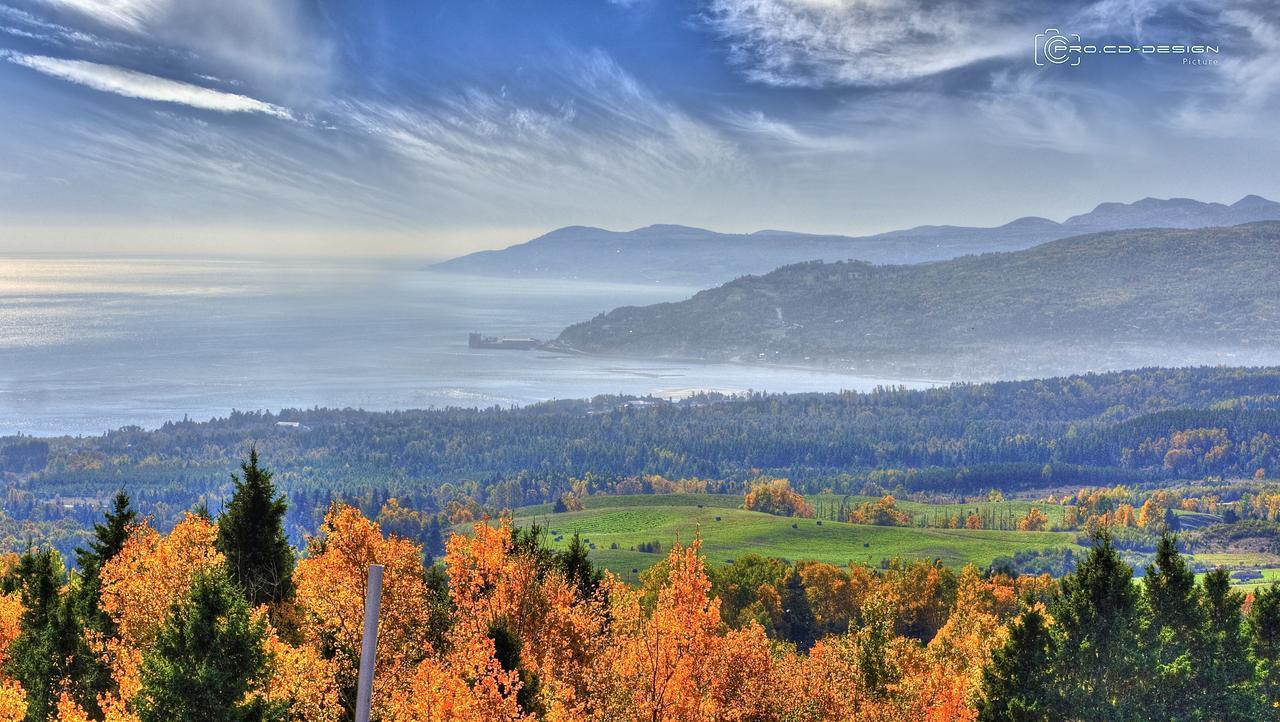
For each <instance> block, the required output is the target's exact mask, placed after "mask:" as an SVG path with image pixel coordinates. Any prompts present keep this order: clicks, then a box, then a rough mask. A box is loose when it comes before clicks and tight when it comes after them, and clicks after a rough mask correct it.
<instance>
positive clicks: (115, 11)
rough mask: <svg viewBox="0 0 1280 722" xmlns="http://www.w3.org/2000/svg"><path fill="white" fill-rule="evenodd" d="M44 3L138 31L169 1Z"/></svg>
mask: <svg viewBox="0 0 1280 722" xmlns="http://www.w3.org/2000/svg"><path fill="white" fill-rule="evenodd" d="M45 2H46V4H48V5H51V6H53V7H57V8H65V9H67V10H72V11H75V12H78V13H81V14H84V15H87V16H89V17H90V18H93V19H94V20H97V21H98V22H100V23H103V24H105V25H110V26H114V27H118V28H121V29H124V30H131V31H139V30H142V29H143V28H144V27H145V25H146V23H147V22H148V21H149V20H151V19H153V18H154V17H155V16H156V15H157V14H159V13H161V12H163V11H164V9H165V7H166V6H167V5H169V4H170V3H168V2H166V1H165V0H45Z"/></svg>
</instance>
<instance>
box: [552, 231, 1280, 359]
mask: <svg viewBox="0 0 1280 722" xmlns="http://www.w3.org/2000/svg"><path fill="white" fill-rule="evenodd" d="M1277 269H1280V222H1261V223H1253V224H1246V225H1242V226H1235V227H1232V228H1215V229H1200V230H1170V229H1146V230H1134V231H1119V232H1109V233H1101V234H1091V235H1086V236H1080V237H1074V238H1070V239H1064V240H1059V241H1054V242H1051V243H1047V244H1044V245H1042V246H1039V247H1036V248H1033V249H1030V250H1025V251H1019V252H1015V253H1000V254H989V255H984V256H969V257H964V258H958V259H953V260H950V261H942V262H936V263H926V264H919V265H911V266H872V265H870V264H867V263H858V262H845V263H830V264H825V263H817V262H814V263H804V264H797V265H792V266H787V267H784V268H780V269H777V270H776V271H773V272H771V273H768V274H765V275H763V276H749V277H746V278H741V279H738V280H735V281H733V282H730V283H727V284H724V285H722V286H719V287H717V288H713V289H710V290H706V291H702V292H701V293H698V294H697V295H695V296H694V297H692V298H690V299H688V300H686V301H681V302H678V303H665V304H658V305H654V306H645V307H624V308H619V309H615V310H613V311H611V312H609V313H607V314H603V315H601V316H598V317H596V318H595V319H593V320H591V321H588V322H586V323H581V324H578V325H575V326H571V327H570V328H568V329H566V330H565V331H564V332H563V333H562V334H561V336H560V339H559V341H560V343H562V344H563V345H565V346H566V347H571V348H574V349H578V350H583V351H589V352H605V353H619V354H628V355H665V356H681V357H694V358H707V359H730V358H737V359H741V360H767V361H783V362H803V361H811V362H812V361H825V362H828V363H835V362H838V363H841V364H849V365H852V366H864V365H866V364H868V363H871V364H874V363H876V362H880V363H889V364H894V363H898V364H905V363H915V364H917V365H919V367H920V368H921V369H932V370H933V372H934V373H939V372H943V373H945V372H946V371H947V369H948V368H952V369H954V368H956V366H955V365H956V364H960V363H963V364H966V367H967V368H966V370H967V371H969V372H970V374H969V375H970V377H972V376H973V374H972V371H974V368H973V366H974V365H975V364H976V365H978V367H979V368H978V370H979V371H981V370H982V369H990V370H991V371H992V372H1003V373H1010V372H1014V373H1028V372H1046V371H1047V372H1059V371H1062V370H1065V369H1064V368H1062V367H1061V366H1059V367H1054V366H1053V362H1054V361H1055V360H1056V361H1058V362H1062V363H1066V364H1067V367H1066V368H1074V369H1075V370H1079V368H1081V367H1080V366H1078V365H1075V364H1074V362H1072V361H1071V360H1070V358H1069V357H1070V355H1072V354H1077V353H1080V354H1084V353H1088V354H1089V356H1088V357H1087V359H1086V358H1085V357H1083V356H1082V362H1084V363H1087V365H1086V366H1084V367H1083V368H1093V369H1096V368H1106V367H1108V366H1121V365H1126V364H1127V365H1134V364H1138V365H1141V364H1152V363H1156V362H1158V361H1163V362H1192V361H1195V362H1201V363H1225V362H1228V361H1230V360H1237V361H1238V360H1240V359H1245V360H1248V361H1250V362H1253V363H1257V362H1259V360H1260V359H1262V358H1268V357H1275V355H1276V349H1280V274H1277V273H1276V271H1277ZM1011 352H1012V353H1013V354H1016V356H1017V357H1018V358H1019V359H1020V361H1019V363H1021V364H1023V365H1029V366H1030V367H1029V368H1011V367H1008V365H1007V364H1005V365H1004V366H1001V364H1002V363H1003V359H1005V358H1008V357H1009V356H1010V355H1011ZM1225 353H1237V354H1242V356H1239V357H1237V358H1228V357H1226V356H1225V355H1224V354H1225ZM1197 354H1199V355H1200V356H1197ZM1046 363H1047V364H1048V365H1047V366H1046V365H1045V364H1046ZM929 364H932V366H930V365H929Z"/></svg>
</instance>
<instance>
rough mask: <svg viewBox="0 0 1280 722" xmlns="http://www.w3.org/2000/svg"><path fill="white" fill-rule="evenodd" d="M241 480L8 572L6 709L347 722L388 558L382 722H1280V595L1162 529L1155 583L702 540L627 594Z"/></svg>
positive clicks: (595, 580)
mask: <svg viewBox="0 0 1280 722" xmlns="http://www.w3.org/2000/svg"><path fill="white" fill-rule="evenodd" d="M233 486H234V492H233V494H232V495H231V498H230V500H229V502H228V504H227V505H226V508H225V509H224V511H223V512H222V513H221V514H219V515H218V516H217V517H216V518H213V517H212V516H211V515H209V513H208V512H207V510H204V509H198V510H196V512H194V513H189V514H187V515H185V516H184V518H183V519H182V520H181V521H180V522H179V523H178V524H177V525H176V526H174V528H173V529H172V530H171V531H169V532H168V533H161V532H159V531H157V530H156V529H155V528H154V527H153V526H152V525H151V523H150V522H149V521H147V520H145V519H140V518H139V517H138V516H137V515H136V513H135V512H134V511H133V509H132V507H131V503H130V500H129V498H128V497H127V496H125V495H123V494H120V495H117V496H116V498H115V500H114V502H113V505H112V507H111V509H110V510H109V512H108V513H107V514H106V516H105V518H104V519H103V520H101V521H100V522H99V523H98V524H97V525H96V526H95V528H94V532H93V534H92V536H91V538H90V541H89V543H87V544H86V545H85V546H84V547H82V548H80V549H77V550H76V556H77V561H78V567H77V568H76V569H74V570H72V571H70V572H68V570H67V569H66V567H65V565H64V561H63V559H62V557H61V556H60V555H59V554H58V552H56V551H53V550H50V549H47V548H41V547H31V548H28V549H27V550H26V551H25V552H24V553H23V554H22V555H20V556H19V555H15V554H10V555H8V556H7V557H5V558H4V559H3V560H0V562H2V563H0V719H4V720H15V721H17V720H25V721H29V722H45V721H46V720H55V721H57V722H87V721H88V720H109V721H110V722H134V721H136V722H153V721H154V722H160V721H164V722H168V721H171V720H197V719H199V720H209V721H211V722H212V721H219V722H220V721H222V720H227V721H230V720H237V721H240V722H256V721H259V720H286V719H288V720H300V721H305V722H311V721H316V722H339V721H342V720H349V719H352V717H353V713H354V707H355V690H356V670H357V665H358V662H359V646H360V629H361V624H360V619H361V617H362V609H363V606H362V605H363V599H364V587H365V582H366V578H365V574H366V569H367V567H368V565H369V564H373V563H376V564H381V565H383V566H384V568H385V575H384V581H383V590H384V591H383V600H382V619H381V625H380V629H379V638H378V649H377V656H376V669H375V676H374V684H373V698H372V699H373V719H375V720H380V721H385V722H393V721H394V722H409V721H415V722H416V721H426V720H433V721H435V720H439V721H447V720H448V721H457V722H462V721H470V720H476V721H480V720H484V721H486V722H487V721H497V720H513V721H514V720H529V721H532V720H539V719H545V720H583V721H586V720H636V721H637V722H638V721H639V720H650V721H653V720H671V721H684V720H689V721H693V720H758V721H768V720H778V721H781V720H795V721H804V720H814V721H817V720H886V721H887V720H905V719H911V720H939V721H942V720H947V721H961V720H992V721H996V720H1147V719H1161V720H1237V719H1238V720H1244V719H1280V713H1278V712H1277V705H1276V702H1275V700H1276V699H1277V698H1278V695H1280V585H1274V586H1272V587H1269V588H1264V589H1263V590H1262V591H1260V592H1258V593H1257V594H1255V595H1250V596H1249V597H1248V598H1246V597H1245V596H1244V595H1243V594H1240V593H1237V592H1234V591H1232V590H1231V589H1230V583H1229V580H1228V578H1227V575H1226V573H1225V572H1222V571H1215V572H1211V573H1209V574H1208V575H1206V577H1205V579H1204V580H1203V581H1202V582H1197V581H1196V578H1195V575H1194V574H1193V572H1192V571H1191V570H1190V569H1189V568H1188V566H1187V564H1186V562H1185V560H1184V559H1183V557H1182V556H1181V555H1180V553H1179V552H1178V549H1177V543H1176V540H1175V538H1174V537H1173V536H1171V535H1169V534H1168V533H1167V532H1166V533H1165V534H1164V535H1163V536H1162V537H1161V541H1160V544H1159V550H1158V553H1157V555H1156V559H1155V562H1154V563H1153V564H1152V565H1151V566H1150V567H1148V569H1147V570H1146V574H1145V576H1144V578H1143V579H1142V580H1141V582H1139V583H1137V584H1135V583H1134V582H1133V579H1132V576H1133V570H1132V569H1131V568H1130V567H1128V566H1127V565H1125V564H1124V563H1123V562H1122V561H1121V560H1120V558H1119V556H1118V555H1117V553H1116V551H1115V549H1114V548H1113V547H1112V544H1111V539H1110V537H1109V535H1108V533H1107V531H1106V530H1105V529H1104V530H1101V531H1099V533H1098V534H1097V536H1096V537H1095V539H1094V543H1093V545H1092V547H1091V548H1090V550H1089V551H1088V554H1087V556H1086V557H1085V558H1084V559H1083V560H1082V561H1081V563H1080V564H1079V566H1078V568H1076V570H1075V571H1074V572H1073V573H1070V574H1068V575H1067V576H1066V577H1064V578H1063V579H1062V580H1061V581H1055V580H1053V579H1051V578H1050V577H1048V576H1047V575H1042V576H1038V577H1027V576H1016V575H1010V574H1007V573H1003V572H995V571H993V572H990V573H986V574H984V573H982V572H980V571H979V570H977V569H976V568H974V567H972V566H969V567H967V568H965V569H964V570H963V571H961V572H959V573H955V572H953V571H951V570H949V569H946V568H944V567H941V566H939V565H937V564H934V563H932V562H928V561H913V562H898V561H894V562H892V563H889V564H886V565H885V566H884V567H883V568H881V569H870V568H867V567H862V566H859V565H850V566H848V567H838V566H833V565H830V564H820V563H813V562H795V563H789V562H785V561H781V560H777V559H769V558H765V557H760V556H757V555H751V554H748V555H745V556H743V557H742V558H741V559H738V560H736V561H735V562H734V563H733V564H730V565H729V566H727V567H722V568H718V569H714V570H713V569H709V568H708V566H707V563H706V559H705V558H704V557H703V556H702V555H701V553H700V544H699V541H698V540H697V539H696V538H695V539H694V540H692V543H690V544H688V545H680V544H676V545H674V546H673V547H672V548H671V549H670V551H669V553H668V554H667V556H666V559H665V561H663V562H662V563H660V564H658V565H656V566H655V567H653V568H652V569H651V570H649V571H648V572H646V573H645V574H644V575H643V577H642V578H641V580H640V583H639V584H638V585H630V584H626V583H624V582H622V581H620V580H619V579H618V578H617V577H615V576H613V575H612V574H610V573H608V572H601V571H599V570H597V569H596V568H595V567H594V565H593V564H592V562H591V559H590V555H589V552H588V551H587V549H586V547H585V546H584V545H583V544H582V543H581V542H580V541H578V540H577V539H575V543H574V544H572V545H570V546H569V547H568V548H567V549H565V550H562V551H553V550H551V549H549V548H548V547H547V546H546V545H545V536H544V535H543V533H542V531H541V530H540V529H539V528H537V527H536V526H535V527H531V528H530V527H526V528H517V527H513V526H512V525H511V523H510V520H509V519H507V518H500V519H497V520H493V521H480V522H478V523H476V524H475V525H474V526H473V527H472V528H471V529H470V530H469V531H468V533H466V534H454V535H452V536H451V538H450V539H449V540H448V542H447V545H446V553H445V555H444V559H443V565H442V566H441V567H427V566H424V561H423V560H424V550H423V549H422V547H420V546H417V545H415V544H414V543H412V542H410V541H408V540H405V539H403V538H400V537H397V536H395V535H394V534H387V533H385V532H384V530H383V529H381V528H380V526H379V524H378V523H376V522H374V521H370V520H369V519H368V518H366V517H364V516H363V515H362V514H361V513H360V512H359V511H358V510H357V509H355V508H353V507H350V506H345V505H341V504H335V505H333V506H332V507H331V508H330V509H329V510H328V512H327V514H326V516H325V519H324V522H323V524H322V526H321V528H320V529H319V530H318V532H317V534H316V535H314V536H312V537H311V538H310V539H309V540H308V541H307V544H306V547H305V549H304V550H303V551H302V552H300V553H299V552H295V550H294V549H293V548H292V547H291V546H290V545H289V544H287V542H286V541H285V532H284V526H283V524H284V517H285V513H286V508H287V500H286V499H285V498H284V497H283V496H280V495H278V494H277V491H276V487H275V485H274V482H273V481H272V474H271V473H270V472H269V471H267V470H266V469H265V468H263V467H262V466H261V465H260V463H259V460H258V458H257V456H256V455H251V457H250V458H249V460H247V461H246V462H245V463H243V464H242V465H241V469H240V473H239V474H237V475H235V476H234V477H233ZM773 491H775V492H784V491H785V490H782V489H774V490H773ZM773 496H774V497H776V498H783V497H785V496H786V495H785V494H781V495H779V494H773Z"/></svg>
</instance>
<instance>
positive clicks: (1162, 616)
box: [1142, 531, 1205, 720]
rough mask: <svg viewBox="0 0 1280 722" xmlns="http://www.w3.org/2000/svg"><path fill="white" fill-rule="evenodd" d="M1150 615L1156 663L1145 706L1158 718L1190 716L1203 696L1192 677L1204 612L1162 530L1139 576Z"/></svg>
mask: <svg viewBox="0 0 1280 722" xmlns="http://www.w3.org/2000/svg"><path fill="white" fill-rule="evenodd" d="M1142 589H1143V596H1144V599H1145V600H1146V603H1147V609H1148V612H1149V615H1150V623H1149V625H1148V629H1147V632H1148V644H1149V645H1150V646H1151V650H1152V654H1153V662H1154V663H1155V665H1156V666H1155V669H1154V672H1155V674H1154V678H1153V680H1152V681H1153V683H1152V685H1151V693H1152V697H1151V701H1150V703H1149V709H1150V710H1151V712H1152V714H1153V715H1155V716H1156V717H1158V718H1160V719H1169V720H1171V719H1177V718H1179V717H1182V716H1183V715H1188V714H1191V712H1192V710H1194V709H1196V708H1197V707H1198V706H1199V705H1200V703H1201V701H1202V698H1203V695H1204V694H1205V688H1204V687H1203V685H1201V684H1199V680H1197V679H1196V677H1197V676H1198V674H1199V672H1200V668H1199V667H1198V665H1197V664H1196V660H1197V659H1198V657H1199V656H1200V655H1201V654H1202V647H1203V644H1202V638H1201V632H1202V630H1203V628H1204V624H1205V616H1204V612H1203V609H1202V608H1201V600H1200V596H1201V595H1200V589H1199V587H1197V586H1196V576H1195V573H1194V572H1193V571H1191V569H1190V568H1189V567H1188V566H1187V563H1186V560H1185V559H1183V558H1182V555H1181V554H1179V553H1178V547H1177V539H1176V538H1175V537H1174V536H1173V535H1171V534H1169V533H1168V532H1167V531H1166V532H1165V533H1164V534H1162V535H1161V536H1160V541H1159V543H1158V544H1157V545H1156V558H1155V563H1154V564H1152V565H1150V566H1148V567H1147V573H1146V576H1145V577H1144V578H1143V580H1142Z"/></svg>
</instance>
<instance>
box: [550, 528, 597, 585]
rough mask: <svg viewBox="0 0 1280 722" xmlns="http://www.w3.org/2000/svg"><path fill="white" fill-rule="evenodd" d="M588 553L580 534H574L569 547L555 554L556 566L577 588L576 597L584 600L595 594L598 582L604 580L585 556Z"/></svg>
mask: <svg viewBox="0 0 1280 722" xmlns="http://www.w3.org/2000/svg"><path fill="white" fill-rule="evenodd" d="M588 553H589V552H588V550H587V545H586V544H583V543H582V537H581V535H579V534H574V535H573V540H572V541H570V542H569V548H568V549H566V550H564V551H563V552H560V553H559V554H557V555H556V566H558V567H559V568H560V571H561V572H563V573H564V577H565V579H567V580H568V581H569V582H570V583H571V584H573V585H574V587H576V588H577V592H578V598H579V599H584V600H585V599H590V598H591V597H593V596H595V593H596V590H597V589H599V588H600V582H602V581H603V580H604V573H603V572H602V571H601V570H599V569H596V568H595V566H594V565H593V564H592V563H591V560H590V559H588V558H587V555H588Z"/></svg>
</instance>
